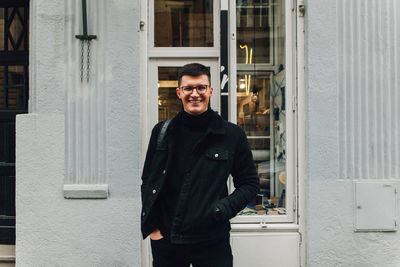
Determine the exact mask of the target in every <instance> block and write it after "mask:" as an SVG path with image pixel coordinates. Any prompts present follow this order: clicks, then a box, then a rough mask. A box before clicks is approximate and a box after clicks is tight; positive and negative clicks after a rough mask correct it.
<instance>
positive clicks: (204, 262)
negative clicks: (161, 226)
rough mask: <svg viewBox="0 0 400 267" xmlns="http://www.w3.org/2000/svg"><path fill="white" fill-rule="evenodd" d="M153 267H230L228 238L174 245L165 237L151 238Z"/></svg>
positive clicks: (230, 257) (231, 260)
mask: <svg viewBox="0 0 400 267" xmlns="http://www.w3.org/2000/svg"><path fill="white" fill-rule="evenodd" d="M151 251H152V253H153V266H154V267H189V266H190V264H192V265H193V267H232V264H233V256H232V250H231V245H230V243H229V238H226V239H223V240H218V241H215V242H212V243H204V244H188V245H186V244H185V245H176V244H171V242H170V241H169V240H168V239H167V238H162V239H161V240H151Z"/></svg>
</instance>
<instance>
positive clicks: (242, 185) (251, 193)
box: [217, 128, 260, 219]
mask: <svg viewBox="0 0 400 267" xmlns="http://www.w3.org/2000/svg"><path fill="white" fill-rule="evenodd" d="M239 130H240V135H239V138H238V141H237V143H236V149H235V153H234V158H233V166H232V171H231V174H232V177H233V184H234V186H235V190H234V191H233V192H232V194H230V195H229V196H227V197H226V198H223V199H221V201H220V202H219V203H218V204H217V208H219V209H220V210H221V211H222V218H221V219H230V218H232V217H235V216H236V214H237V213H238V212H239V211H241V210H242V209H244V208H245V207H246V205H247V204H248V203H249V202H250V201H252V200H253V199H254V197H255V196H256V195H257V193H258V191H259V188H260V179H259V177H258V173H257V171H256V167H255V164H254V160H253V154H252V152H251V149H250V146H249V143H248V141H247V137H246V134H245V133H244V131H243V130H242V129H241V128H239Z"/></svg>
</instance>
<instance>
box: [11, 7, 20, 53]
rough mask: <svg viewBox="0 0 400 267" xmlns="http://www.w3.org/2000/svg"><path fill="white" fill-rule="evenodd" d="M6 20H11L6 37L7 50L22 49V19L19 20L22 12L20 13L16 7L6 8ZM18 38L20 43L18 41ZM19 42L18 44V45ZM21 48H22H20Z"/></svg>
mask: <svg viewBox="0 0 400 267" xmlns="http://www.w3.org/2000/svg"><path fill="white" fill-rule="evenodd" d="M8 16H9V17H8V20H9V21H11V24H10V27H9V31H10V36H9V37H8V38H9V40H8V50H9V51H11V50H23V39H24V36H23V21H22V20H21V18H22V16H23V13H22V14H20V12H19V11H18V9H17V8H9V9H8ZM20 39H22V40H21V41H20V43H19V42H18V41H19V40H20ZM18 44H19V45H18ZM21 48H22V49H21Z"/></svg>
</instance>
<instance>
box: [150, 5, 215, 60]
mask: <svg viewBox="0 0 400 267" xmlns="http://www.w3.org/2000/svg"><path fill="white" fill-rule="evenodd" d="M219 14H220V1H219V0H213V21H214V27H213V35H214V41H213V44H214V45H213V46H212V47H155V46H154V0H149V31H148V34H149V35H148V41H149V58H166V57H169V58H193V56H194V55H195V57H196V58H210V57H211V58H214V57H215V58H219V53H220V51H219V47H220V21H219Z"/></svg>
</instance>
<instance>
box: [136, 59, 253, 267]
mask: <svg viewBox="0 0 400 267" xmlns="http://www.w3.org/2000/svg"><path fill="white" fill-rule="evenodd" d="M212 93H213V88H212V87H211V86H210V72H209V70H208V69H207V68H206V67H205V66H203V65H201V64H197V63H192V64H187V65H185V66H183V68H182V69H181V70H180V71H179V74H178V88H176V94H177V96H178V98H179V99H180V100H181V101H182V104H183V111H181V112H180V113H179V114H178V115H176V116H175V117H174V118H173V119H172V120H171V121H170V123H169V125H168V128H165V127H163V126H165V125H164V123H163V122H161V123H158V124H157V125H156V126H155V127H154V128H153V131H152V134H151V139H150V143H149V147H148V150H147V155H146V161H145V164H144V169H143V174H142V182H143V183H142V187H141V190H142V205H143V206H142V217H141V218H142V234H143V238H146V237H147V236H149V235H150V239H151V247H152V253H153V266H156V267H157V266H162V267H167V266H173V267H180V266H185V267H189V265H190V264H192V265H193V266H194V267H201V266H216V267H224V266H227V267H228V266H232V251H231V247H230V243H229V231H230V223H229V219H230V218H232V217H234V216H235V215H236V214H237V213H238V212H239V211H240V210H242V209H243V208H244V207H245V206H246V205H247V204H248V203H249V202H250V201H251V200H252V199H254V197H255V196H256V194H257V192H258V188H259V178H258V175H257V172H256V169H255V165H254V162H253V157H252V153H251V150H250V147H249V145H248V142H247V138H246V135H245V133H244V132H243V130H242V129H241V128H239V127H238V126H237V125H235V124H232V123H229V122H227V121H225V120H223V119H222V118H221V117H220V116H219V115H218V114H217V113H216V112H214V111H213V110H212V109H211V108H210V105H209V102H210V97H211V96H212ZM162 129H164V130H165V129H166V130H165V135H164V136H163V134H161V138H160V132H163V130H162ZM229 174H232V177H233V182H234V185H235V190H234V192H233V193H232V194H230V195H229V194H228V188H227V179H228V176H229Z"/></svg>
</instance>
